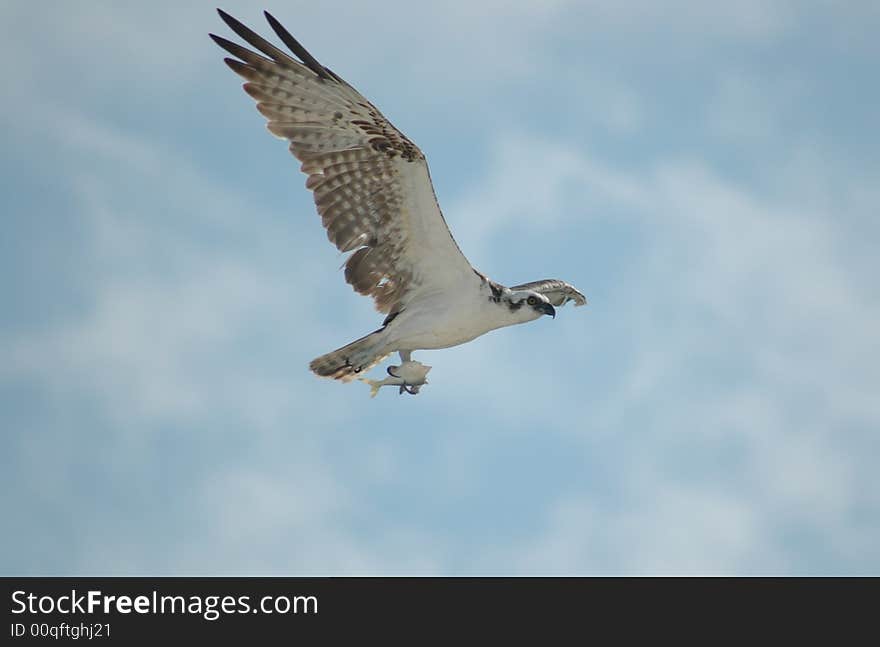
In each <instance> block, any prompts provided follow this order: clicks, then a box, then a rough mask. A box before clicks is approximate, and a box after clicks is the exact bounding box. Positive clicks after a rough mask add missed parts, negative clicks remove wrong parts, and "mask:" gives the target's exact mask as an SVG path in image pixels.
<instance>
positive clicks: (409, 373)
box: [359, 361, 431, 398]
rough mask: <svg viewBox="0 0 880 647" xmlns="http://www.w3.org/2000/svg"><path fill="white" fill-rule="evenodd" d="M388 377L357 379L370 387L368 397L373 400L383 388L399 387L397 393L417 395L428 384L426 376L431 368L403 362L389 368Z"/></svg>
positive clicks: (420, 364) (417, 363)
mask: <svg viewBox="0 0 880 647" xmlns="http://www.w3.org/2000/svg"><path fill="white" fill-rule="evenodd" d="M387 370H388V375H389V377H386V378H385V379H383V380H371V379H369V378H366V377H362V378H359V379H360V381H361V382H364V383H365V384H369V385H370V397H371V398H375V397H376V394H377V393H379V389H381V388H382V387H383V386H397V387H400V388H399V390H398V393H400V394H403V392H404V391H405V392H407V393H409V394H410V395H417V394H418V392H419V390H420V389H421V387H422V386H424V385H425V384H427V383H428V380H427V375H428V371H430V370H431V367H430V366H428V365H427V364H422V363H421V362H415V361H411V362H403V363H402V364H401V365H400V366H389V367H388V369H387Z"/></svg>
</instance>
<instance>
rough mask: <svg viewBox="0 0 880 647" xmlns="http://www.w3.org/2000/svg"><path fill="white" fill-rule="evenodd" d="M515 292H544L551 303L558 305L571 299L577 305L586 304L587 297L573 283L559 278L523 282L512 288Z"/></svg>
mask: <svg viewBox="0 0 880 647" xmlns="http://www.w3.org/2000/svg"><path fill="white" fill-rule="evenodd" d="M510 289H511V290H513V291H514V292H516V291H517V290H532V291H533V292H538V293H539V294H543V295H544V296H545V297H547V298H548V299H549V300H550V303H551V304H552V305H554V306H556V307H559V306H562V305H565V304H566V303H568V302H569V301H574V305H575V306H582V305H586V303H587V298H586V297H585V296H584V295H583V294H582V293H581V291H580V290H578V289H577V288H576V287H574V286H573V285H571V284H569V283H566V282H565V281H560V280H559V279H544V280H543V281H532V282H531V283H523V284H522V285H515V286H513V287H511V288H510Z"/></svg>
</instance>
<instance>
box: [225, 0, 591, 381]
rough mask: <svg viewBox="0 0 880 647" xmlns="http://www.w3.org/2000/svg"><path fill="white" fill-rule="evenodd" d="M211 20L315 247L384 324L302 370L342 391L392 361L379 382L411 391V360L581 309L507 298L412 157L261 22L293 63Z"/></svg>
mask: <svg viewBox="0 0 880 647" xmlns="http://www.w3.org/2000/svg"><path fill="white" fill-rule="evenodd" d="M218 12H219V14H220V17H221V18H222V19H223V21H224V22H225V23H226V24H227V25H228V26H229V28H230V29H232V31H234V32H235V33H236V34H237V35H238V36H239V37H241V38H242V39H243V40H244V41H246V42H247V43H248V44H249V45H250V46H251V47H253V48H254V49H255V50H257V51H256V52H255V51H253V50H250V49H248V48H246V47H242V46H241V45H238V44H236V43H234V42H232V41H229V40H227V39H225V38H222V37H221V36H216V35H214V34H211V38H213V39H214V41H215V42H216V43H217V44H218V45H219V46H220V47H222V48H223V49H225V50H226V51H227V52H229V53H230V54H232V56H234V57H235V58H226V59H225V61H226V64H227V65H229V67H230V68H232V70H233V71H234V72H236V73H237V74H239V75H240V76H241V77H243V78H244V79H245V81H246V83H245V84H244V90H245V92H247V93H248V94H249V95H250V96H251V97H253V98H254V99H255V100H256V102H257V110H259V111H260V113H262V114H263V116H265V117H266V119H267V120H268V124H267V127H268V129H269V131H270V132H272V133H273V134H274V135H276V136H278V137H281V138H283V139H286V140H287V141H288V142H290V152H291V153H293V155H294V156H295V157H296V158H297V159H298V160H299V161H300V162H301V163H302V166H301V168H302V171H303V173H305V174H306V175H307V176H308V178H307V179H306V187H307V188H308V189H310V190H311V191H312V192H313V194H314V199H315V205H316V207H317V210H318V214H319V215H320V216H321V221H322V222H323V224H324V227H325V228H326V230H327V237H328V238H329V239H330V242H332V243H333V244H334V245H336V247H337V248H338V249H339V251H341V252H350V255H349V257H348V259H347V261H346V263H345V280H346V281H347V282H348V283H349V284H350V285H351V286H352V287H353V288H354V289H355V290H356V291H357V292H359V293H360V294H364V295H369V296H371V297H372V298H373V300H374V301H375V304H376V308H377V309H378V310H379V311H380V312H383V313H386V315H387V316H386V317H385V320H384V322H383V323H382V327H381V328H379V329H378V330H376V331H374V332H372V333H370V334H369V335H366V336H365V337H362V338H361V339H358V340H356V341H353V342H351V343H350V344H347V345H346V346H343V347H342V348H339V349H337V350H335V351H332V352H330V353H327V354H326V355H322V356H321V357H318V358H316V359H314V360H312V362H311V363H310V365H309V367H310V368H311V370H312V371H314V372H315V373H316V374H318V375H320V376H322V377H331V378H334V379H337V380H342V381H349V380H351V379H353V378H354V377H357V376H358V375H359V374H360V373H362V372H363V371H366V370H368V369H370V368H371V367H373V366H374V365H375V364H377V363H378V362H380V361H382V360H383V359H384V358H385V357H387V356H388V355H389V354H391V353H393V352H399V353H400V358H401V361H402V362H403V363H402V364H401V366H399V367H390V368H389V374H390V375H392V376H393V377H397V376H399V375H408V374H414V375H421V377H422V380H423V378H424V374H425V373H426V372H427V371H426V370H425V369H424V368H422V367H423V365H419V366H414V365H415V364H418V363H417V362H413V360H412V357H411V354H412V352H413V351H415V350H422V349H434V348H448V347H450V346H456V345H458V344H463V343H465V342H468V341H470V340H472V339H474V338H476V337H479V336H480V335H482V334H484V333H487V332H489V331H490V330H495V329H496V328H502V327H504V326H510V325H513V324H518V323H525V322H527V321H533V320H535V319H538V318H539V317H541V316H542V315H545V314H548V315H552V316H554V317H555V315H556V311H555V308H554V307H558V306H561V305H564V304H565V303H567V302H568V301H574V303H575V305H578V306H580V305H584V304H585V303H586V299H585V298H584V295H583V294H581V293H580V292H579V291H578V290H577V289H575V288H574V287H573V286H571V285H569V284H568V283H566V282H564V281H560V280H557V279H548V280H543V281H534V282H532V283H526V284H523V285H517V286H514V287H511V288H508V287H505V286H503V285H501V284H499V283H496V282H494V281H492V280H490V279H489V278H488V277H486V276H485V275H484V274H482V273H480V272H479V271H477V270H475V269H474V268H473V267H472V266H471V264H470V263H469V262H468V260H467V259H466V258H465V256H464V254H462V252H461V250H460V249H459V247H458V245H457V244H456V242H455V240H454V239H453V238H452V234H451V233H450V231H449V228H448V227H447V225H446V221H445V220H444V219H443V214H442V213H441V212H440V206H439V205H438V204H437V198H436V196H435V195H434V188H433V186H432V184H431V177H430V174H429V173H428V164H427V162H426V161H425V156H424V154H423V153H422V151H420V150H419V148H418V147H417V146H416V145H415V144H413V143H412V142H411V141H410V140H409V139H407V137H406V136H405V135H404V134H403V133H401V132H400V131H399V130H397V129H396V128H395V127H394V126H393V125H392V124H391V123H390V122H389V121H388V120H387V119H386V118H385V117H384V116H383V115H382V113H381V112H379V110H378V109H377V108H376V107H375V106H374V105H373V104H372V103H370V102H369V101H367V99H365V98H364V97H363V96H362V95H361V94H360V93H359V92H358V91H357V90H355V89H354V88H353V87H352V86H350V85H349V84H348V83H346V82H345V81H343V80H342V79H341V78H340V77H339V76H338V75H337V74H335V73H334V72H332V71H331V70H330V69H329V68H326V67H324V66H322V65H321V64H320V63H318V61H317V60H316V59H315V58H314V57H313V56H312V55H311V54H309V53H308V52H307V51H306V49H305V48H304V47H303V46H302V45H300V44H299V42H298V41H297V40H296V39H295V38H294V37H293V36H291V35H290V33H289V32H288V31H287V30H286V29H285V28H284V27H283V26H282V25H281V23H279V22H278V21H277V20H276V19H275V18H274V17H273V16H272V15H271V14H269V13H268V12H266V13H265V16H266V19H267V20H268V22H269V25H270V26H271V27H272V29H273V30H274V32H275V34H276V35H277V36H278V38H280V39H281V41H282V42H283V43H284V44H285V45H286V46H287V47H288V48H289V49H290V51H291V53H292V54H293V55H294V56H296V58H293V57H292V56H290V55H289V54H287V53H286V52H284V51H282V50H281V49H279V48H277V47H276V46H274V45H272V44H271V43H270V42H269V41H267V40H265V39H264V38H262V37H261V36H259V35H258V34H257V33H255V32H254V31H252V30H251V29H249V28H248V27H246V26H245V25H243V24H242V23H241V22H239V21H238V20H236V19H235V18H233V17H232V16H230V15H229V14H227V13H225V12H224V11H222V10H219V9H218ZM258 52H259V53H258ZM297 59H299V60H297ZM411 365H412V368H410V366H411ZM428 368H429V367H428ZM392 382H394V383H395V384H401V383H400V382H399V381H392ZM424 383H425V382H424V381H421V382H419V384H416V385H414V388H407V384H406V383H405V382H404V383H403V384H402V385H401V392H403V391H404V390H405V391H406V392H408V393H417V392H418V387H419V386H421V384H424ZM373 384H377V383H375V382H374V383H373ZM374 388H377V387H375V386H374Z"/></svg>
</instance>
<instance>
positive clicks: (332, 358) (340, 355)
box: [309, 328, 390, 382]
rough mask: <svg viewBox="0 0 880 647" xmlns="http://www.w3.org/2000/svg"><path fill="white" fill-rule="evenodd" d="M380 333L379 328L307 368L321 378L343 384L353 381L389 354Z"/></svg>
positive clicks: (312, 362)
mask: <svg viewBox="0 0 880 647" xmlns="http://www.w3.org/2000/svg"><path fill="white" fill-rule="evenodd" d="M382 331H383V329H382V328H380V329H379V330H376V331H375V332H371V333H370V334H369V335H367V336H366V337H361V338H360V339H358V340H356V341H353V342H351V343H350V344H347V345H345V346H343V347H342V348H337V349H336V350H334V351H333V352H330V353H327V354H326V355H321V356H320V357H316V358H315V359H313V360H312V361H311V363H310V364H309V368H310V369H312V372H314V373H315V374H316V375H320V376H321V377H332V378H333V379H334V380H342V381H343V382H349V381H350V380H353V379H354V378H355V377H357V376H358V375H359V374H361V373H363V372H364V371H368V370H370V369H371V368H373V366H375V365H376V364H378V363H379V362H381V361H382V360H383V359H385V358H386V357H388V355H389V354H390V353H388V352H387V351H386V350H385V340H384V339H383V338H382V335H381V333H382Z"/></svg>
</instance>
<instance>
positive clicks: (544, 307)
mask: <svg viewBox="0 0 880 647" xmlns="http://www.w3.org/2000/svg"><path fill="white" fill-rule="evenodd" d="M538 310H540V311H541V312H543V313H544V314H545V315H550V316H551V317H553V318H554V319H556V308H554V307H553V306H551V305H550V304H549V303H541V304H540V305H539V306H538Z"/></svg>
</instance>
